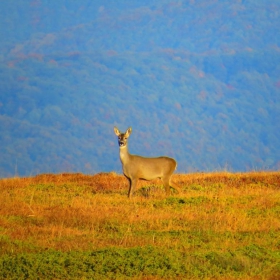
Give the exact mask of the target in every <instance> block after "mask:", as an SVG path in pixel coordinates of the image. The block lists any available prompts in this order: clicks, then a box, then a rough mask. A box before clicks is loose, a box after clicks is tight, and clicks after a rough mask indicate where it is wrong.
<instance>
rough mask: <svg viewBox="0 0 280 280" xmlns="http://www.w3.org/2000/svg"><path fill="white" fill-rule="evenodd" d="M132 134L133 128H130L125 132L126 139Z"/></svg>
mask: <svg viewBox="0 0 280 280" xmlns="http://www.w3.org/2000/svg"><path fill="white" fill-rule="evenodd" d="M131 132H132V128H131V127H129V128H128V129H127V131H126V132H125V135H126V137H128V136H129V135H130V133H131Z"/></svg>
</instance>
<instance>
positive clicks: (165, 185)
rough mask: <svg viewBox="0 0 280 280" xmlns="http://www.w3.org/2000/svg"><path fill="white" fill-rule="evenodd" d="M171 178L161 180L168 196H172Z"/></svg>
mask: <svg viewBox="0 0 280 280" xmlns="http://www.w3.org/2000/svg"><path fill="white" fill-rule="evenodd" d="M170 177H171V176H168V177H162V178H161V180H162V182H163V186H164V189H165V192H166V195H170V183H169V181H170Z"/></svg>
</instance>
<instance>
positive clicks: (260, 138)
mask: <svg viewBox="0 0 280 280" xmlns="http://www.w3.org/2000/svg"><path fill="white" fill-rule="evenodd" d="M11 3H12V2H5V3H1V12H0V13H1V17H0V18H1V21H0V25H1V26H6V28H2V29H1V33H0V36H1V38H2V39H3V40H2V41H3V42H5V43H4V44H1V46H0V50H1V56H0V85H1V94H0V123H1V126H0V143H1V145H0V152H1V159H0V177H10V176H14V175H20V176H26V175H33V174H38V173H42V172H65V171H68V172H84V173H95V172H99V171H110V170H115V171H120V170H121V165H120V163H119V159H118V147H117V143H116V139H115V135H114V133H113V126H114V125H117V126H118V127H119V128H120V130H125V129H126V128H127V127H128V126H132V128H133V133H132V136H131V139H130V150H131V152H132V153H139V154H143V155H147V156H156V155H161V154H166V155H169V156H173V157H175V158H176V160H177V161H178V171H179V172H189V171H195V170H205V171H211V170H221V169H229V170H232V171H244V170H252V169H253V170H255V169H274V170H276V169H279V164H280V155H279V150H280V125H279V124H280V114H279V112H280V80H279V73H280V68H279V67H280V66H279V65H280V49H279V45H280V42H279V40H280V39H279V38H280V33H279V28H278V26H279V24H280V21H279V12H278V11H280V5H279V3H278V1H272V0H270V1H257V2H256V1H246V2H244V1H243V2H236V3H232V1H223V2H221V1H202V0H201V1H190V2H189V3H187V2H186V3H181V2H178V3H175V2H172V1H160V2H159V1H149V2H143V1H142V2H141V4H140V3H139V2H138V1H130V2H129V3H126V2H124V1H121V2H118V3H116V2H114V1H107V2H106V3H105V4H104V2H103V1H95V2H94V4H93V3H91V1H90V2H89V1H80V2H79V4H78V3H77V2H73V1H70V2H69V1H65V0H60V1H56V4H54V3H49V2H48V1H43V0H42V1H30V2H29V4H27V3H26V1H19V2H18V5H17V6H15V5H12V4H11Z"/></svg>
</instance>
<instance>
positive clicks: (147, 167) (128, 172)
mask: <svg viewBox="0 0 280 280" xmlns="http://www.w3.org/2000/svg"><path fill="white" fill-rule="evenodd" d="M114 131H115V134H116V135H117V136H118V142H119V147H120V159H121V162H122V169H123V174H124V176H125V177H126V178H127V179H128V180H129V191H128V197H129V198H131V196H132V194H133V192H134V191H135V189H136V185H137V181H138V180H139V179H142V180H148V181H149V180H153V179H157V178H160V179H161V180H162V181H163V185H164V188H165V191H166V194H167V195H169V194H170V179H171V176H172V173H173V172H174V170H175V169H176V166H177V163H176V161H175V160H174V159H173V158H169V157H157V158H147V157H141V156H137V155H131V154H130V153H129V151H128V148H127V139H128V137H129V135H130V134H131V131H132V129H131V127H130V128H128V129H127V131H126V132H125V133H121V132H120V131H119V130H118V129H117V128H116V127H114ZM173 188H174V186H173ZM177 191H178V190H177Z"/></svg>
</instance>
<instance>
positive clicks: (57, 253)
mask: <svg viewBox="0 0 280 280" xmlns="http://www.w3.org/2000/svg"><path fill="white" fill-rule="evenodd" d="M173 180H174V182H175V183H177V184H178V185H180V186H181V193H180V194H178V193H175V192H174V193H173V195H172V196H170V197H166V196H165V194H164V191H163V189H162V188H161V187H160V182H158V183H157V182H155V184H151V183H147V182H143V183H141V184H139V186H138V190H137V192H136V194H135V197H134V198H133V199H131V200H129V199H128V198H127V197H126V193H127V182H126V180H125V178H124V177H123V176H121V175H118V174H116V173H100V174H97V175H94V176H86V175H83V174H59V175H53V174H44V175H39V176H36V177H31V178H13V179H2V180H0V278H1V279H38V278H40V279H66V278H67V279H128V278H130V279H182V278H191V279H210V278H211V279H213V278H215V279H241V278H242V279H277V277H280V264H279V263H280V243H279V240H280V232H279V229H280V220H279V216H280V194H279V189H280V172H256V173H236V174H232V173H208V174H203V173H200V174H190V175H185V174H176V175H174V177H173Z"/></svg>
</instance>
